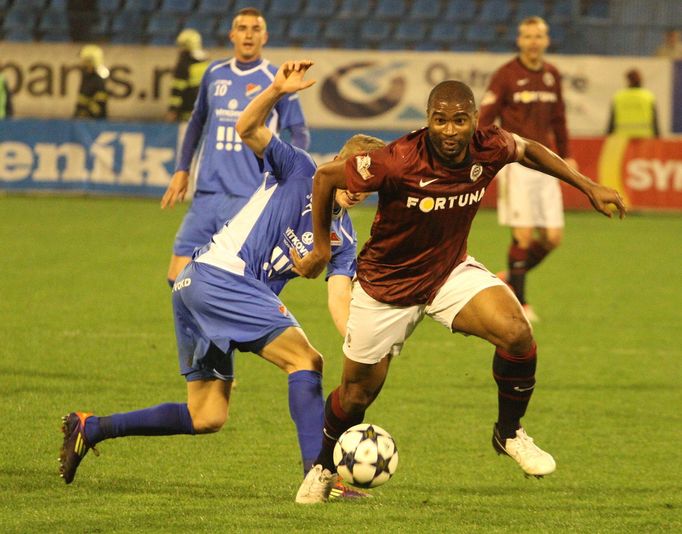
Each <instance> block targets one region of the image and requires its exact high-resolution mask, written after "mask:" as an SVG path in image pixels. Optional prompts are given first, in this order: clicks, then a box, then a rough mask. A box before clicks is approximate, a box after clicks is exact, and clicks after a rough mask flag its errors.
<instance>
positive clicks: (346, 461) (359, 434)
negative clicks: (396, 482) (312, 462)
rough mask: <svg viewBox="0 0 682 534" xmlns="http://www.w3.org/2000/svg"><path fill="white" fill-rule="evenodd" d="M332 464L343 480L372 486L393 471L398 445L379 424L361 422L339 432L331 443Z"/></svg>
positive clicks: (385, 478)
mask: <svg viewBox="0 0 682 534" xmlns="http://www.w3.org/2000/svg"><path fill="white" fill-rule="evenodd" d="M334 465H336V472H337V473H338V474H339V475H341V478H343V481H344V482H348V483H349V484H352V485H353V486H359V487H361V488H375V487H376V486H381V484H384V483H385V482H387V481H388V479H389V478H391V477H392V476H393V473H395V470H396V467H398V449H397V447H396V446H395V442H394V441H393V438H392V437H391V435H390V434H389V433H388V432H386V431H385V430H384V429H383V428H381V427H379V426H377V425H371V424H367V423H362V424H359V425H355V426H353V427H351V428H349V429H348V430H346V431H345V432H344V433H343V434H341V437H340V438H339V441H338V442H337V443H336V446H335V447H334Z"/></svg>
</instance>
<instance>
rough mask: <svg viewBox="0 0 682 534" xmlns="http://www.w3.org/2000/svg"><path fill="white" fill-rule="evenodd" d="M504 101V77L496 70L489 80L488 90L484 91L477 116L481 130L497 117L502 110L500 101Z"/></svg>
mask: <svg viewBox="0 0 682 534" xmlns="http://www.w3.org/2000/svg"><path fill="white" fill-rule="evenodd" d="M503 99H504V76H502V73H501V70H498V71H497V72H496V73H495V74H494V75H493V77H492V79H491V80H490V84H489V85H488V89H487V90H486V92H485V94H484V95H483V98H482V99H481V105H480V110H479V115H478V126H479V128H483V127H485V126H490V125H491V124H493V123H494V122H495V119H496V118H497V117H499V115H500V110H501V109H502V100H503Z"/></svg>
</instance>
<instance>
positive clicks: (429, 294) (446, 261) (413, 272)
mask: <svg viewBox="0 0 682 534" xmlns="http://www.w3.org/2000/svg"><path fill="white" fill-rule="evenodd" d="M468 152H469V153H468V155H467V157H466V158H465V160H464V161H463V162H462V163H461V164H459V165H458V166H457V167H454V168H450V167H444V166H443V165H442V164H441V163H439V161H438V159H437V158H436V157H435V155H434V153H433V149H432V148H431V146H430V142H429V140H428V131H427V129H426V128H423V129H421V130H417V131H416V132H412V133H410V134H408V135H406V136H404V137H401V138H400V139H396V140H395V141H393V142H392V143H390V144H389V145H387V146H386V147H385V148H381V149H378V150H374V151H372V152H370V153H369V154H360V155H357V156H355V157H353V158H350V159H349V160H348V162H347V163H346V182H347V184H348V190H349V191H351V192H353V193H357V192H361V191H364V192H369V191H378V193H379V204H378V207H377V213H376V216H375V217H374V222H373V224H372V230H371V233H370V238H369V240H368V241H367V243H366V244H365V246H364V248H363V249H362V252H360V255H359V257H358V279H359V281H360V284H361V285H362V287H363V289H364V290H365V291H366V292H367V293H368V294H369V295H370V296H371V297H372V298H374V299H376V300H378V301H381V302H385V303H388V304H396V305H400V306H410V305H413V304H426V303H429V302H431V301H432V300H433V298H434V297H435V295H436V293H437V292H438V290H439V289H440V287H441V286H442V285H443V284H444V283H445V281H446V280H447V278H448V276H449V275H450V273H451V272H452V270H453V269H454V268H455V267H456V266H457V265H458V264H459V263H461V262H462V260H464V258H465V257H466V255H467V237H468V235H469V230H470V229H471V222H472V220H473V218H474V215H476V212H477V211H478V207H479V206H480V203H481V199H482V198H483V195H484V193H485V188H486V186H487V185H488V184H489V183H490V181H491V180H492V179H493V177H494V176H495V174H497V172H498V171H499V170H500V169H501V168H502V167H503V166H504V165H506V164H507V163H509V162H511V161H514V160H515V154H516V143H515V142H514V138H513V137H512V135H511V134H510V133H509V132H506V131H504V130H502V129H500V128H498V127H497V126H491V127H489V128H484V129H482V130H477V131H476V132H475V134H474V136H473V137H472V139H471V142H470V144H469V149H468Z"/></svg>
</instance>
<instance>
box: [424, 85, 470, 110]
mask: <svg viewBox="0 0 682 534" xmlns="http://www.w3.org/2000/svg"><path fill="white" fill-rule="evenodd" d="M436 102H447V103H448V104H463V105H464V107H466V108H468V109H476V101H475V100H474V93H472V92H471V88H470V87H469V86H468V85H467V84H465V83H462V82H458V81H455V80H447V81H444V82H440V83H439V84H438V85H436V86H435V87H434V88H433V89H432V90H431V94H429V102H428V104H427V107H426V111H427V114H428V112H429V110H431V109H433V106H434V104H435V103H436Z"/></svg>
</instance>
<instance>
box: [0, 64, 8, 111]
mask: <svg viewBox="0 0 682 534" xmlns="http://www.w3.org/2000/svg"><path fill="white" fill-rule="evenodd" d="M6 107H7V93H6V91H5V78H4V76H3V75H2V73H0V119H4V118H5V112H6V111H7V110H6Z"/></svg>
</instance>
